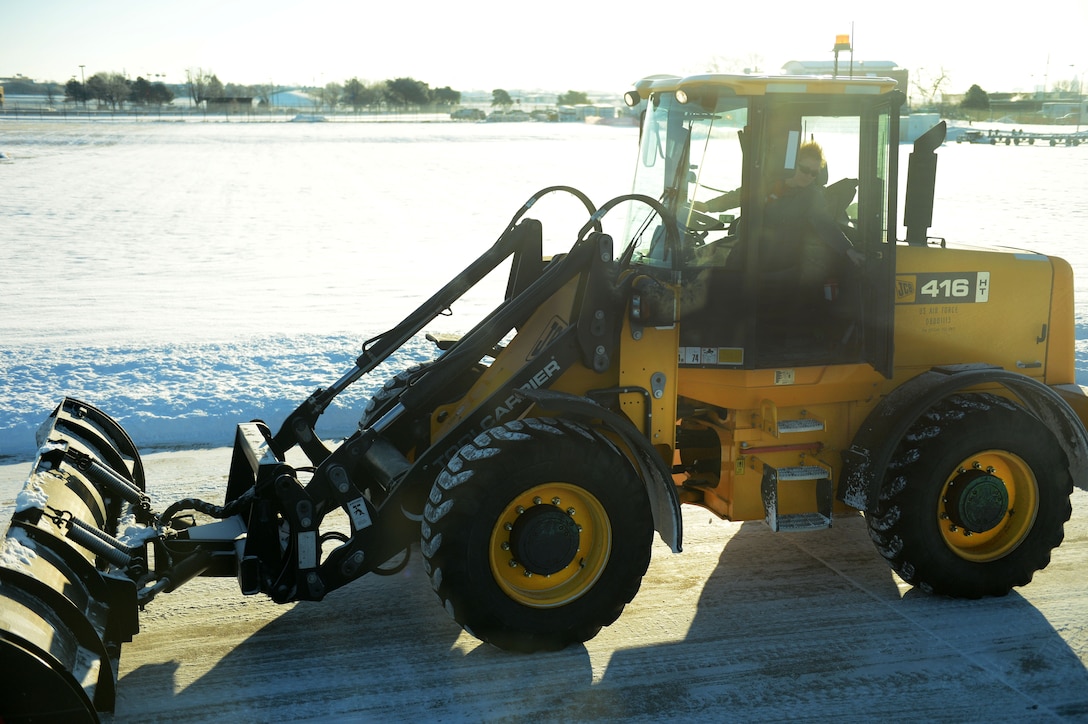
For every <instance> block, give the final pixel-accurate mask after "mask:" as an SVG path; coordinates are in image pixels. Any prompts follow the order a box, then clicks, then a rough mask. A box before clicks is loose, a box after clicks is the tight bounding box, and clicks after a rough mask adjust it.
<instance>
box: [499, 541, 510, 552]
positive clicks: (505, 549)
mask: <svg viewBox="0 0 1088 724" xmlns="http://www.w3.org/2000/svg"><path fill="white" fill-rule="evenodd" d="M499 547H500V548H502V549H503V550H504V551H508V550H510V543H508V542H507V541H503V542H502V545H501V546H499Z"/></svg>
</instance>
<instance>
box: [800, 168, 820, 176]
mask: <svg viewBox="0 0 1088 724" xmlns="http://www.w3.org/2000/svg"><path fill="white" fill-rule="evenodd" d="M797 170H798V171H800V172H801V173H804V174H808V175H809V176H813V177H815V176H816V174H818V173H820V169H818V168H812V167H811V166H798V167H797Z"/></svg>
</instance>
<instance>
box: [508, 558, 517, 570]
mask: <svg viewBox="0 0 1088 724" xmlns="http://www.w3.org/2000/svg"><path fill="white" fill-rule="evenodd" d="M510 567H511V568H517V567H518V562H517V561H515V560H514V559H513V558H511V559H510Z"/></svg>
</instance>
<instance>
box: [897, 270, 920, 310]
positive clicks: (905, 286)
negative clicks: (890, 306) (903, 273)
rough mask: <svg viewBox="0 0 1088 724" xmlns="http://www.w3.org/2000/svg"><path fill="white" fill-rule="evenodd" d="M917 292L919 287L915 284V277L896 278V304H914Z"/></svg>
mask: <svg viewBox="0 0 1088 724" xmlns="http://www.w3.org/2000/svg"><path fill="white" fill-rule="evenodd" d="M915 294H917V287H916V286H915V277H912V276H911V277H896V278H895V303H896V304H913V303H914V295H915Z"/></svg>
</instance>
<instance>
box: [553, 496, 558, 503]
mask: <svg viewBox="0 0 1088 724" xmlns="http://www.w3.org/2000/svg"><path fill="white" fill-rule="evenodd" d="M552 505H559V496H558V495H557V496H555V497H554V498H552Z"/></svg>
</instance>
